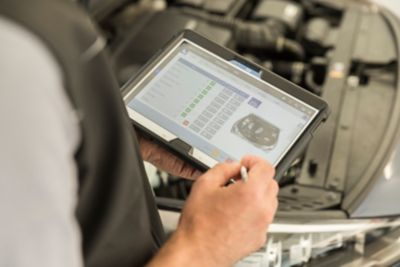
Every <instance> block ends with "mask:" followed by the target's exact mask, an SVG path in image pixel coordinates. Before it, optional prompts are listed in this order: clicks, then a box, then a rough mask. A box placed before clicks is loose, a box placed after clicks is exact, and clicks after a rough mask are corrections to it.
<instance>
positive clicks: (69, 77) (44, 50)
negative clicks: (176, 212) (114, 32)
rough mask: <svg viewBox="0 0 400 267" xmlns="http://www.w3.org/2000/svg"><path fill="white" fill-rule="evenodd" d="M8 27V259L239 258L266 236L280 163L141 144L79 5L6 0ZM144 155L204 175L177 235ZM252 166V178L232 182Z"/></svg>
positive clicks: (3, 10)
mask: <svg viewBox="0 0 400 267" xmlns="http://www.w3.org/2000/svg"><path fill="white" fill-rule="evenodd" d="M0 32H1V34H0V43H1V44H2V45H1V47H0V58H1V61H0V73H1V74H0V75H1V79H0V86H1V91H0V92H1V93H0V94H1V95H0V101H1V104H0V122H1V125H2V130H1V138H0V164H1V165H0V210H1V216H2V217H1V218H2V219H1V222H0V226H1V227H0V266H7V267H8V266H13V267H14V266H30V267H31V266H33V267H35V266H41V267H47V266H52V267H54V266H68V267H75V266H83V265H84V266H95V267H102V266H120V267H125V266H126V267H127V266H143V265H145V264H148V265H149V266H161V265H162V266H231V265H232V264H234V263H235V262H236V261H238V260H239V259H240V258H242V257H244V256H246V255H247V254H249V253H250V252H252V251H255V250H257V249H258V248H259V247H260V246H261V245H262V244H263V243H264V242H265V238H266V231H267V228H268V225H269V224H270V223H271V221H272V219H273V216H274V214H275V211H276V206H277V199H276V195H277V191H278V187H277V184H276V182H275V181H274V180H273V179H272V178H273V175H274V170H273V168H272V167H271V166H270V165H269V164H268V163H266V162H265V161H263V160H262V159H260V158H257V157H253V156H247V157H245V158H244V159H243V160H242V161H241V162H240V163H237V162H235V163H223V164H219V165H218V166H216V167H214V168H213V169H211V170H210V171H208V172H206V173H205V174H202V175H200V174H199V173H197V172H196V171H195V170H194V169H192V168H190V167H189V166H187V165H185V164H184V163H183V162H182V161H181V160H179V159H177V158H176V157H174V156H172V155H170V154H169V153H167V152H166V151H165V150H163V149H161V148H160V147H158V146H157V145H155V144H153V143H151V142H150V141H148V140H146V139H144V138H140V145H139V143H138V142H137V139H136V135H135V133H134V130H133V128H132V127H131V125H130V123H129V120H128V118H127V115H126V111H125V109H124V106H123V103H122V101H121V97H120V95H119V90H118V88H117V86H116V83H115V81H114V77H113V76H112V74H111V71H110V69H109V66H108V58H107V54H106V53H105V51H104V49H103V47H102V40H101V38H99V36H98V34H97V32H96V29H95V27H94V26H93V24H92V22H91V21H90V19H89V18H88V17H87V15H86V14H85V13H84V12H83V11H82V10H81V9H80V8H79V7H78V6H77V5H76V4H74V3H72V2H71V1H68V0H31V1H29V2H28V3H27V2H26V1H22V0H3V1H1V2H0ZM140 154H141V155H143V159H144V160H148V161H150V162H152V163H154V164H155V165H157V166H158V167H160V168H163V169H165V170H166V171H169V172H173V173H174V174H177V175H180V176H186V177H188V178H196V177H197V178H196V182H195V183H194V186H193V190H192V193H191V195H190V197H189V199H188V200H187V203H186V206H185V208H184V211H183V213H182V217H181V220H180V224H179V226H178V228H177V230H176V232H175V233H174V234H173V235H172V237H171V238H170V239H169V240H168V241H166V242H165V244H164V241H165V240H164V236H163V232H162V227H161V223H160V220H159V217H158V214H157V210H156V207H155V205H154V200H153V196H152V193H151V190H150V188H149V185H148V181H147V179H146V176H145V173H144V168H143V164H142V157H141V155H140ZM242 165H243V166H245V167H246V168H247V169H248V170H249V181H248V182H247V183H243V182H238V183H236V184H234V185H230V186H228V187H225V184H226V183H227V181H228V180H229V179H230V178H232V177H235V176H238V175H239V169H240V166H242ZM163 244H164V245H163ZM161 246H162V248H161V250H159V248H160V247H161ZM158 250H159V251H158Z"/></svg>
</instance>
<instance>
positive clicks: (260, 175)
mask: <svg viewBox="0 0 400 267" xmlns="http://www.w3.org/2000/svg"><path fill="white" fill-rule="evenodd" d="M242 165H243V166H245V167H246V168H247V170H248V176H249V182H250V183H252V184H257V185H260V183H261V184H262V185H265V186H268V184H269V183H270V181H271V178H273V177H274V175H275V169H274V167H273V166H272V165H271V164H269V163H268V162H267V161H265V160H264V159H262V158H260V157H256V156H246V157H244V158H243V160H242Z"/></svg>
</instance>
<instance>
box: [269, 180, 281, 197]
mask: <svg viewBox="0 0 400 267" xmlns="http://www.w3.org/2000/svg"><path fill="white" fill-rule="evenodd" d="M270 187H271V189H270V190H271V193H272V194H273V196H276V195H278V192H279V185H278V182H277V181H275V180H272V181H271V184H270Z"/></svg>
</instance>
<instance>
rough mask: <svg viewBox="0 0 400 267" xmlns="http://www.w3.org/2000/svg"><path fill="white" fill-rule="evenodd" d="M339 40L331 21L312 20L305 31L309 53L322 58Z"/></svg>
mask: <svg viewBox="0 0 400 267" xmlns="http://www.w3.org/2000/svg"><path fill="white" fill-rule="evenodd" d="M336 39H337V31H336V30H335V29H334V28H332V27H331V25H330V24H329V21H328V20H326V19H323V18H314V19H311V20H310V21H309V22H308V24H307V26H306V29H305V33H304V40H305V46H306V49H307V52H309V53H310V54H313V55H318V56H322V55H324V54H325V53H326V51H327V50H328V49H329V48H331V47H333V45H334V43H335V42H336Z"/></svg>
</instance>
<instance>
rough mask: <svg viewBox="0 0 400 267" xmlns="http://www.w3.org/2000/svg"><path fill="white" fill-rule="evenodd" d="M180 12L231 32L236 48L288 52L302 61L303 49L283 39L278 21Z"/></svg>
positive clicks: (283, 27) (189, 11) (280, 24)
mask: <svg viewBox="0 0 400 267" xmlns="http://www.w3.org/2000/svg"><path fill="white" fill-rule="evenodd" d="M182 12H183V13H184V14H186V15H189V16H192V17H195V18H197V19H201V20H204V21H206V22H208V23H210V24H213V25H216V26H220V27H223V28H228V29H230V30H232V32H233V36H234V39H235V42H236V44H237V45H238V46H241V47H246V48H253V49H267V50H271V51H276V52H289V53H291V54H293V55H295V56H296V57H297V58H298V59H304V49H303V47H302V46H301V45H300V44H299V43H298V42H296V41H294V40H290V39H287V38H285V33H286V29H285V25H283V24H282V23H281V22H280V21H278V20H275V19H269V20H267V21H266V22H246V21H243V20H241V19H237V18H226V17H222V16H218V15H213V14H208V13H205V12H204V11H199V10H194V9H191V8H184V9H182Z"/></svg>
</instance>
